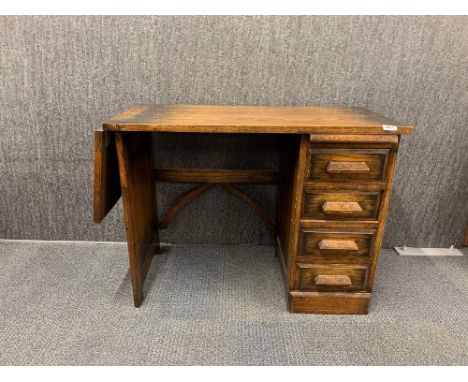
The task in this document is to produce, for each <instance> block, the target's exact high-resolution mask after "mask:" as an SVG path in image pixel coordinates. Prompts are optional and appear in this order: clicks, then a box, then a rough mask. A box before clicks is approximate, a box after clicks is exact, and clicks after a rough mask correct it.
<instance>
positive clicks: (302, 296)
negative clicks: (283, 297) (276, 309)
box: [288, 291, 370, 314]
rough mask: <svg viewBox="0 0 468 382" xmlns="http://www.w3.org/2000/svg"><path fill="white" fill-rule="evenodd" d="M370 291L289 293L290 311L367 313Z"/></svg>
mask: <svg viewBox="0 0 468 382" xmlns="http://www.w3.org/2000/svg"><path fill="white" fill-rule="evenodd" d="M369 302H370V293H340V292H299V291H292V292H290V293H289V301H288V307H289V311H290V312H291V313H322V314H367V313H368V310H369Z"/></svg>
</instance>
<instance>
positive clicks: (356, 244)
mask: <svg viewBox="0 0 468 382" xmlns="http://www.w3.org/2000/svg"><path fill="white" fill-rule="evenodd" d="M374 237H375V231H374V230H359V231H357V230H356V231H339V232H337V231H336V230H330V229H328V230H327V229H316V230H309V229H301V231H300V233H299V249H298V253H297V255H298V256H299V257H301V260H302V261H309V260H310V261H312V260H330V261H336V262H341V261H346V262H349V261H354V262H356V261H361V262H362V261H366V262H368V261H369V259H370V254H371V250H372V244H373V243H374Z"/></svg>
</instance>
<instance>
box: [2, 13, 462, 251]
mask: <svg viewBox="0 0 468 382" xmlns="http://www.w3.org/2000/svg"><path fill="white" fill-rule="evenodd" d="M467 67H468V18H467V17H462V16H460V17H448V16H444V17H374V16H372V17H356V16H352V17H351V16H350V17H348V16H339V17H286V16H285V17H192V16H187V17H185V16H184V17H130V16H129V17H71V16H70V17H68V16H67V17H28V16H21V17H10V16H3V17H0V138H1V139H0V170H1V176H0V209H1V213H0V237H2V238H28V239H32V238H37V239H64V240H65V239H79V240H122V239H124V229H123V219H122V216H121V214H122V208H121V205H120V204H119V205H118V207H117V208H116V209H115V210H114V211H112V212H111V214H110V215H109V216H108V218H107V219H106V220H105V221H104V222H103V224H101V225H94V224H93V223H92V213H91V212H92V211H91V206H92V159H93V158H92V155H93V150H92V132H93V130H94V129H95V128H97V127H99V126H100V122H101V121H102V120H104V119H106V118H108V117H110V116H112V115H113V114H115V113H117V112H119V111H120V110H122V109H124V108H126V107H128V106H131V105H132V104H135V103H140V102H159V103H215V104H265V105H275V104H278V105H279V104H285V105H312V104H319V105H320V104H346V105H357V106H364V107H367V108H369V109H371V110H374V111H376V112H378V113H382V114H384V115H386V116H388V117H391V118H395V119H397V120H401V121H404V122H408V123H412V124H414V125H415V126H416V133H415V134H414V135H413V136H411V137H407V138H404V139H403V143H402V145H401V153H400V157H399V161H398V166H397V176H396V180H395V190H394V194H393V198H392V202H391V213H390V217H389V221H388V225H387V230H386V234H385V240H384V245H385V246H392V245H399V244H407V245H418V246H423V245H424V246H447V245H450V244H452V243H460V239H461V236H462V231H463V228H464V225H465V223H466V220H467V216H468V176H467V172H468V149H467V146H468V143H467V142H468V127H467V122H468V95H467V88H468V74H467V69H466V68H467ZM230 138H232V137H230ZM277 144H278V141H277V140H276V138H274V137H272V138H271V139H268V140H265V139H263V138H260V139H259V138H258V137H252V136H249V137H242V136H236V137H234V139H233V140H231V139H229V138H226V137H222V136H220V137H206V136H199V137H198V136H184V137H182V136H173V135H164V136H160V137H158V138H157V139H155V142H154V146H155V155H156V159H157V161H158V163H159V164H161V165H164V166H176V165H187V166H197V165H200V166H201V165H209V166H214V167H215V166H230V167H233V168H236V167H237V168H242V167H246V166H247V167H257V168H275V167H276V166H277V162H278V158H277V154H276V150H275V148H276V146H277ZM199 148H202V149H203V150H205V151H204V152H200V151H199V150H198V149H199ZM225 150H227V151H225ZM186 187H187V185H173V186H171V185H161V186H159V185H158V189H159V190H160V195H159V196H160V206H159V208H160V209H161V210H164V209H165V208H167V206H168V205H169V203H170V201H171V200H173V198H174V197H175V193H176V192H182V191H183V190H185V189H186ZM248 189H249V190H251V191H252V192H253V193H254V195H255V197H257V198H258V199H260V200H261V201H263V202H264V203H265V204H266V205H267V206H268V208H269V209H270V211H271V213H272V214H273V213H274V212H273V211H274V207H275V188H274V187H272V186H249V187H248ZM162 239H163V240H164V241H179V242H200V243H203V242H210V243H221V242H223V243H246V242H254V243H255V242H257V243H267V242H269V240H270V239H269V237H268V233H267V232H266V230H265V229H264V227H263V226H262V225H261V224H260V223H259V221H258V219H257V217H256V216H255V215H254V214H253V213H252V212H251V211H250V210H249V209H248V207H246V206H244V205H243V204H242V203H241V202H239V201H237V200H235V199H233V198H232V197H231V196H229V195H225V194H223V193H222V192H221V191H220V190H212V191H210V193H209V194H207V195H205V196H204V197H202V198H201V199H199V200H198V201H197V202H195V203H194V204H193V205H192V206H190V207H189V208H187V209H186V210H184V211H183V212H182V213H181V214H180V215H179V216H178V217H177V218H176V220H175V221H174V224H173V226H172V227H171V228H170V229H169V230H168V231H165V232H164V233H163V235H162Z"/></svg>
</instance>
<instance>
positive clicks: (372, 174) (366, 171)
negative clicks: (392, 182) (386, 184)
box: [306, 148, 390, 182]
mask: <svg viewBox="0 0 468 382" xmlns="http://www.w3.org/2000/svg"><path fill="white" fill-rule="evenodd" d="M389 153H390V150H388V149H379V150H375V149H374V150H372V149H367V150H366V149H315V148H311V149H310V151H309V158H310V162H309V168H308V173H307V177H306V178H307V180H309V181H313V180H323V181H333V182H347V181H348V182H349V181H352V180H358V181H380V182H383V181H385V177H386V173H387V171H386V170H387V163H388V157H389Z"/></svg>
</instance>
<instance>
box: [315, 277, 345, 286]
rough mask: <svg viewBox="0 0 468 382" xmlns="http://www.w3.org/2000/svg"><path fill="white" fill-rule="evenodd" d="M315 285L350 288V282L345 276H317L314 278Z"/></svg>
mask: <svg viewBox="0 0 468 382" xmlns="http://www.w3.org/2000/svg"><path fill="white" fill-rule="evenodd" d="M314 281H315V285H325V286H343V287H350V286H351V285H352V282H351V280H350V278H349V277H348V276H346V275H318V276H315V279H314Z"/></svg>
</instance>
